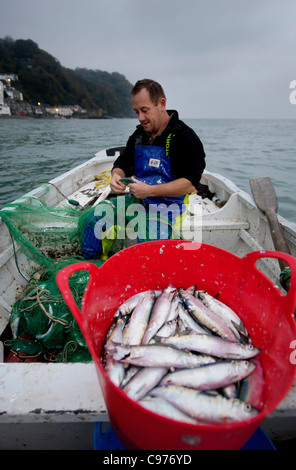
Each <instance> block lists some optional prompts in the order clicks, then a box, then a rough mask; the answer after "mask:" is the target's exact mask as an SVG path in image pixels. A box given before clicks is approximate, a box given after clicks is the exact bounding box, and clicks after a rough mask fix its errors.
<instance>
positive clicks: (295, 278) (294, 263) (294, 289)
mask: <svg viewBox="0 0 296 470" xmlns="http://www.w3.org/2000/svg"><path fill="white" fill-rule="evenodd" d="M260 258H277V259H280V260H282V261H285V263H287V265H288V266H289V267H290V270H291V279H290V287H289V290H288V292H287V294H286V295H285V294H281V293H280V291H279V295H280V296H281V297H282V299H281V301H282V302H283V303H284V304H285V308H286V309H287V311H288V312H291V314H293V313H294V311H295V308H296V258H295V257H294V256H292V255H290V254H288V253H283V252H281V251H271V250H262V251H252V252H251V253H247V254H246V255H245V256H244V257H243V258H242V259H241V261H242V263H243V264H244V267H243V272H248V271H247V270H249V269H250V268H251V267H253V268H254V267H255V269H257V271H259V272H261V271H260V270H259V269H258V268H257V266H256V261H257V260H258V259H260ZM267 277H268V276H267Z"/></svg>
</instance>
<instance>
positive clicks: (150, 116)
mask: <svg viewBox="0 0 296 470" xmlns="http://www.w3.org/2000/svg"><path fill="white" fill-rule="evenodd" d="M132 104H133V108H134V110H135V112H136V114H137V116H138V119H139V121H140V124H141V125H142V126H143V128H144V129H145V131H146V132H149V133H150V134H151V135H152V137H155V136H156V135H157V134H158V133H159V132H161V131H162V130H163V128H164V127H165V126H164V116H165V99H164V98H161V99H160V100H159V101H158V104H157V105H155V104H154V103H153V102H152V101H151V98H150V95H149V92H148V91H147V90H146V88H142V90H141V91H139V93H137V94H136V95H133V96H132Z"/></svg>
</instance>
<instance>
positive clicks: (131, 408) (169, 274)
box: [57, 240, 296, 450]
mask: <svg viewBox="0 0 296 470" xmlns="http://www.w3.org/2000/svg"><path fill="white" fill-rule="evenodd" d="M266 257H268V258H270V257H271V258H278V259H282V260H284V261H285V262H286V263H287V264H288V265H289V266H290V269H291V282H290V288H289V291H288V293H287V294H286V295H283V294H281V292H280V290H279V289H278V288H277V287H276V286H275V285H274V284H273V282H272V281H271V280H270V279H268V277H267V276H265V275H264V274H263V273H262V272H261V271H259V270H258V268H257V267H256V261H257V260H258V259H259V258H266ZM81 270H86V271H88V272H89V275H90V278H89V282H88V284H87V287H86V290H85V293H84V297H83V301H82V307H81V311H80V310H79V308H78V307H77V305H76V303H75V301H74V298H73V296H72V293H71V290H70V287H69V277H70V276H71V275H72V274H73V273H75V272H77V271H81ZM170 283H172V284H174V285H175V286H176V287H181V286H182V287H184V288H185V289H186V288H188V287H189V286H191V285H193V284H196V285H197V287H198V289H205V290H206V291H208V292H209V293H210V294H212V295H216V294H217V293H219V299H220V300H222V301H223V302H225V303H226V304H228V305H229V306H230V307H231V308H233V309H234V310H235V311H236V313H237V314H238V315H239V316H240V317H241V319H242V320H243V322H244V323H245V326H246V328H247V330H248V331H249V333H250V335H251V338H252V340H253V343H254V345H255V346H256V347H259V348H260V349H261V351H262V352H261V354H260V359H261V363H262V367H263V370H264V373H265V381H266V391H265V397H264V407H263V409H262V411H260V412H259V414H258V415H257V416H256V417H254V418H251V419H249V420H247V421H242V422H234V423H225V424H224V423H223V424H204V425H193V424H187V423H179V422H177V421H174V420H171V419H168V418H165V417H161V416H159V415H157V414H155V413H153V412H151V411H149V410H146V409H144V408H143V407H141V406H140V405H138V404H137V403H136V402H135V401H133V400H131V399H130V398H129V397H128V396H127V395H126V394H125V393H124V392H123V391H122V390H121V389H119V388H118V387H116V386H115V385H114V384H113V383H112V382H111V381H110V379H109V377H108V376H107V374H106V373H105V371H104V369H103V367H102V364H101V349H102V346H103V342H104V339H105V335H106V333H107V331H108V328H109V326H110V325H111V322H112V318H113V316H114V313H115V311H116V308H117V307H118V306H119V305H120V304H121V303H122V302H124V301H125V300H126V299H128V298H129V297H131V296H132V295H133V294H135V293H136V292H140V291H144V290H148V289H164V288H165V287H166V286H167V285H168V284H170ZM57 284H58V286H59V288H60V290H61V292H62V295H63V297H64V299H65V302H66V303H67V305H68V307H69V308H70V310H71V311H72V313H73V315H74V317H75V318H76V320H77V322H78V324H79V326H80V329H81V331H82V333H83V334H84V336H85V339H86V342H87V345H88V348H89V350H90V353H91V355H92V357H93V359H94V361H95V364H96V367H97V372H98V377H99V381H100V385H101V389H102V393H103V396H104V400H105V402H106V406H107V410H108V414H109V418H110V422H111V424H112V427H113V429H114V430H115V432H116V434H117V436H118V438H119V440H120V441H121V442H122V444H123V446H124V447H125V448H126V449H148V450H156V449H162V450H178V449H217V450H218V449H240V448H241V447H243V445H244V444H245V443H246V442H247V441H248V439H249V438H250V437H251V436H252V434H253V433H254V432H255V430H256V429H257V428H258V427H259V426H260V424H261V423H262V421H263V419H264V418H265V417H266V415H267V414H269V413H270V412H271V411H272V410H274V408H275V407H276V406H277V405H278V404H279V402H280V401H281V400H282V399H283V398H284V396H285V395H286V394H287V392H288V391H289V389H290V387H291V386H292V384H293V381H294V379H295V373H296V367H295V365H293V363H292V362H293V361H291V360H290V359H291V353H292V350H291V343H292V341H293V340H295V339H296V328H295V321H294V316H293V312H294V310H295V304H296V289H295V285H296V259H295V258H294V257H292V256H291V255H287V254H284V253H279V252H275V251H260V252H259V251H258V252H253V253H249V254H247V255H246V256H244V257H243V258H239V257H237V256H235V255H233V254H231V253H228V252H226V251H224V250H221V249H219V248H216V247H213V246H210V245H206V244H198V243H194V242H180V241H175V240H168V241H163V240H161V241H153V242H147V243H141V244H138V245H134V246H132V247H129V248H126V249H124V250H122V251H121V252H119V253H117V254H115V255H114V256H112V257H111V258H110V259H108V260H107V261H106V262H105V263H104V264H103V265H102V266H101V267H100V268H98V267H97V266H96V265H94V264H92V263H89V262H81V263H76V264H73V265H70V266H68V267H66V268H64V269H62V270H61V271H60V272H59V273H58V275H57Z"/></svg>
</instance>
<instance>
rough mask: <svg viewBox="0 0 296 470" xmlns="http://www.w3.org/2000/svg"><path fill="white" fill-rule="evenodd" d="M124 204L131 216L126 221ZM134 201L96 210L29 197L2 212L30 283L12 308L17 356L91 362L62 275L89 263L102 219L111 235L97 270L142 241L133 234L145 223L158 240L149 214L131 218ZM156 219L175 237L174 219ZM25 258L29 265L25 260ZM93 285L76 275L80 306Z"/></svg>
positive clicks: (74, 286) (109, 202)
mask: <svg viewBox="0 0 296 470" xmlns="http://www.w3.org/2000/svg"><path fill="white" fill-rule="evenodd" d="M123 200H124V214H125V217H122V203H121V201H123ZM44 201H45V202H44ZM136 202H137V201H136ZM132 203H133V204H134V203H135V200H134V199H131V198H130V197H126V196H124V197H123V198H122V199H121V200H120V203H119V204H118V200H117V199H112V198H111V199H109V200H105V201H102V202H101V203H100V204H98V206H96V207H88V206H86V207H81V206H79V205H72V204H68V203H67V202H66V204H64V205H63V206H58V205H56V204H55V205H50V204H49V203H48V202H46V198H43V199H42V200H41V199H38V198H36V197H24V198H21V199H19V200H17V201H16V202H14V203H12V204H10V205H8V206H6V207H5V208H4V209H2V210H1V211H0V216H1V218H2V220H3V221H4V222H5V224H6V226H7V228H8V230H9V233H10V236H11V239H12V246H13V249H14V258H15V263H16V267H17V269H18V271H19V275H20V276H22V277H24V278H25V279H26V283H25V288H24V291H23V292H22V294H21V296H20V297H19V298H18V299H17V300H16V302H15V303H14V305H13V307H12V311H11V315H10V321H9V323H10V329H11V337H10V338H8V339H6V341H5V346H6V347H7V348H9V349H11V351H12V352H13V353H14V354H16V355H17V356H19V357H38V360H40V361H55V362H82V361H83V362H85V361H90V360H91V357H90V354H89V352H88V349H87V346H86V343H85V340H84V338H83V336H82V334H81V332H80V329H79V327H78V325H77V323H76V320H75V319H74V317H73V315H72V313H71V312H70V310H69V309H68V307H67V306H66V304H65V303H64V300H63V298H62V295H61V292H60V291H59V289H58V287H57V284H56V275H57V273H58V271H60V270H61V269H62V268H63V267H65V266H67V265H69V264H72V263H76V262H79V261H84V260H85V259H84V257H83V256H82V246H83V244H85V243H86V244H87V236H88V235H87V233H88V232H87V227H88V228H89V227H91V228H92V229H93V228H94V227H95V224H96V222H97V221H98V219H100V218H102V222H103V223H102V224H101V230H102V232H104V234H105V235H106V236H105V238H104V242H103V243H102V245H103V247H102V253H101V256H100V257H94V259H90V261H91V262H93V263H95V264H96V265H97V266H101V265H102V263H104V262H105V260H106V259H108V257H110V256H112V255H113V254H114V253H116V252H118V251H120V250H122V249H123V248H125V247H126V246H129V245H130V244H134V243H137V242H138V241H139V239H138V238H137V236H135V235H132V232H135V229H136V228H137V226H139V225H141V226H142V232H143V231H144V237H146V239H145V241H148V240H150V239H155V238H156V235H155V234H152V236H151V237H150V238H149V234H148V229H147V230H146V229H145V227H146V228H147V227H148V225H147V217H146V216H145V214H144V213H143V211H139V212H140V213H139V214H137V217H135V214H134V213H131V214H130V215H128V208H129V207H130V206H131V204H132ZM110 208H112V211H111V210H110ZM98 214H99V216H98ZM143 218H144V220H143ZM156 218H157V219H158V220H159V219H162V221H163V224H164V226H165V225H166V226H167V227H168V229H169V233H168V238H170V237H171V236H172V227H171V224H170V222H169V221H168V219H166V218H163V216H160V215H158V216H157V217H156ZM143 227H144V229H143ZM90 233H91V231H90ZM142 234H143V233H142ZM92 236H93V235H92ZM21 254H22V255H25V257H26V260H27V261H28V263H27V262H26V263H22V262H21V260H20V258H21ZM28 265H29V266H30V269H29V271H28ZM24 266H25V269H24ZM24 271H25V272H24ZM87 282H88V273H87V271H79V272H76V273H75V274H73V275H72V276H71V278H70V280H69V284H70V287H71V291H72V293H73V296H74V298H75V300H76V303H77V305H78V307H80V306H81V301H82V297H83V294H84V291H85V287H86V285H87Z"/></svg>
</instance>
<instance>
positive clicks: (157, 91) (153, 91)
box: [131, 78, 166, 105]
mask: <svg viewBox="0 0 296 470" xmlns="http://www.w3.org/2000/svg"><path fill="white" fill-rule="evenodd" d="M143 88H145V89H146V90H147V91H148V93H149V96H150V99H151V101H152V103H153V104H155V105H157V104H158V101H159V100H160V99H161V98H164V99H165V100H166V96H165V94H164V91H163V88H162V86H161V85H160V84H159V83H157V82H155V81H154V80H150V78H144V79H143V80H138V81H137V83H136V84H135V85H134V86H133V88H132V91H131V93H132V96H134V95H136V94H137V93H139V92H140V91H141V90H142V89H143Z"/></svg>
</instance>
